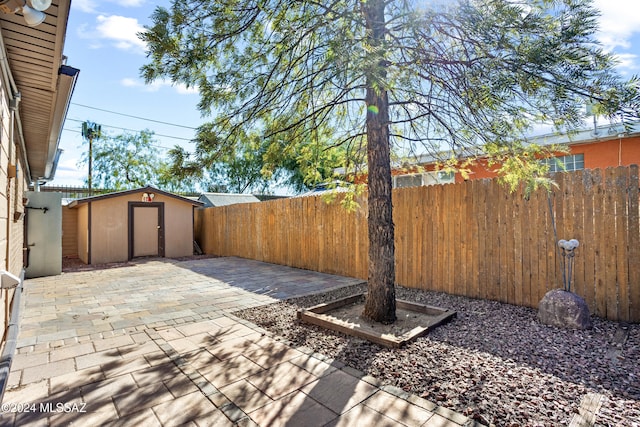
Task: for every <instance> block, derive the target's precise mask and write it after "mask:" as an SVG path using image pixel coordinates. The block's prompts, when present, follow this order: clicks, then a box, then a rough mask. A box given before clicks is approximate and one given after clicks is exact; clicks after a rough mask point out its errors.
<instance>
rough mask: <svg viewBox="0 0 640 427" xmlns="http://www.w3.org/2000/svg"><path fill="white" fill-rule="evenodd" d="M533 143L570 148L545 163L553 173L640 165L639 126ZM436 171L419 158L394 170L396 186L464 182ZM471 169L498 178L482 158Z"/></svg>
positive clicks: (541, 138) (430, 162)
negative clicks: (411, 164)
mask: <svg viewBox="0 0 640 427" xmlns="http://www.w3.org/2000/svg"><path fill="white" fill-rule="evenodd" d="M531 142H532V143H536V144H539V145H546V146H548V145H560V146H564V147H565V148H567V149H568V153H559V154H558V156H557V157H555V158H552V159H545V160H542V161H544V162H547V163H549V166H550V171H551V172H559V171H575V170H581V169H604V168H608V167H612V166H628V165H632V164H640V124H636V125H635V126H633V127H632V130H631V131H630V132H628V133H625V132H624V128H623V127H622V125H609V126H601V127H598V128H595V129H593V128H592V129H588V130H583V131H579V132H577V133H575V134H572V135H557V134H549V135H542V136H538V137H535V138H532V139H531ZM416 165H419V166H420V170H421V171H420V172H417V171H416V170H417V169H418V168H416V167H415V166H416ZM412 169H413V172H412ZM436 169H437V168H436V161H435V160H434V159H433V158H432V157H429V156H422V157H418V158H417V159H416V161H415V162H414V163H413V166H409V167H407V168H403V169H394V170H393V172H392V173H393V186H394V187H411V186H420V185H433V184H448V183H453V182H462V181H464V180H465V178H464V177H463V176H462V174H461V173H460V172H456V173H453V172H445V171H437V170H436ZM468 170H469V176H468V179H481V178H495V177H496V176H497V173H496V168H495V167H489V166H488V164H487V161H486V160H484V159H479V160H478V161H477V162H476V163H475V164H473V165H471V166H469V167H468Z"/></svg>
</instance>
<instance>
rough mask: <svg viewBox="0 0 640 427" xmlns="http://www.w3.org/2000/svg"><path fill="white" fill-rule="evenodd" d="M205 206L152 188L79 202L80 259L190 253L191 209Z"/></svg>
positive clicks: (88, 261) (116, 259)
mask: <svg viewBox="0 0 640 427" xmlns="http://www.w3.org/2000/svg"><path fill="white" fill-rule="evenodd" d="M202 205H203V204H202V203H201V202H198V201H194V200H189V199H188V198H186V197H182V196H178V195H176V194H172V193H168V192H165V191H162V190H159V189H157V188H154V187H150V186H147V187H143V188H138V189H135V190H126V191H120V192H115V193H110V194H104V195H100V196H93V197H87V198H83V199H78V200H75V201H73V202H71V203H70V204H69V205H68V209H76V210H77V213H78V215H77V230H78V233H77V236H78V257H79V258H80V260H82V262H84V263H86V264H103V263H108V262H124V261H128V260H131V259H133V258H138V257H146V256H156V257H167V258H177V257H182V256H191V255H193V211H194V208H195V207H200V206H202Z"/></svg>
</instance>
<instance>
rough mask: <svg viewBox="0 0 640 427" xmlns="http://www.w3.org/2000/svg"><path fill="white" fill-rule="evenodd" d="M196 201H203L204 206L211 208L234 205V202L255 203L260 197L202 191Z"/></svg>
mask: <svg viewBox="0 0 640 427" xmlns="http://www.w3.org/2000/svg"><path fill="white" fill-rule="evenodd" d="M198 201H200V202H202V203H204V207H205V208H211V207H218V206H227V205H235V204H236V203H256V202H259V201H260V199H258V198H257V197H256V196H254V195H252V194H231V193H202V194H201V195H200V197H199V198H198Z"/></svg>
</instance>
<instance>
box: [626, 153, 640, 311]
mask: <svg viewBox="0 0 640 427" xmlns="http://www.w3.org/2000/svg"><path fill="white" fill-rule="evenodd" d="M639 185H640V182H639V179H638V165H632V166H630V167H629V184H628V193H627V194H628V200H627V203H628V205H627V209H628V215H629V220H628V225H627V227H628V233H629V238H628V242H629V247H628V248H629V253H628V262H629V301H627V305H628V307H629V320H630V321H631V322H640V207H639V206H638V205H639V203H638V197H640V194H638V186H639Z"/></svg>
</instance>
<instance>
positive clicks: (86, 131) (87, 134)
mask: <svg viewBox="0 0 640 427" xmlns="http://www.w3.org/2000/svg"><path fill="white" fill-rule="evenodd" d="M101 135H102V126H100V125H99V124H97V123H94V122H90V121H86V122H82V137H83V138H84V139H85V140H87V141H89V174H88V176H87V184H88V186H89V196H93V185H92V182H91V166H92V162H93V140H94V139H99V138H100V136H101Z"/></svg>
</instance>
